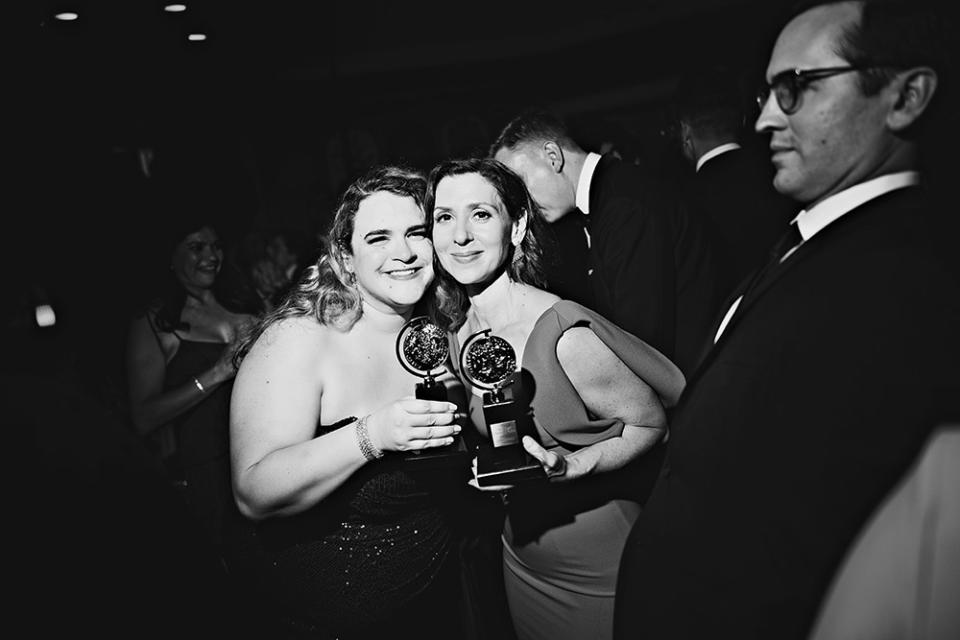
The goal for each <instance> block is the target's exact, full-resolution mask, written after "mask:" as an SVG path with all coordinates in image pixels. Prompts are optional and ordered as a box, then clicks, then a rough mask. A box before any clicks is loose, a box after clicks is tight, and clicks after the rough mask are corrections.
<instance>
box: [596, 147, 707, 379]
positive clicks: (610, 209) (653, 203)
mask: <svg viewBox="0 0 960 640" xmlns="http://www.w3.org/2000/svg"><path fill="white" fill-rule="evenodd" d="M585 218H586V221H587V224H588V228H589V232H590V239H591V246H590V252H589V253H590V268H591V269H592V271H591V275H590V284H591V289H592V292H593V297H594V305H595V306H594V308H595V309H596V310H597V311H598V312H600V313H601V314H602V315H604V316H605V317H607V318H609V319H610V320H612V321H613V322H614V323H616V324H617V325H619V326H620V327H622V328H623V329H625V330H627V331H629V332H630V333H632V334H634V335H636V336H637V337H639V338H641V339H643V340H644V341H646V342H647V343H649V344H651V345H653V346H654V347H656V348H657V349H658V350H659V351H661V352H662V353H663V354H664V355H666V356H667V357H669V358H671V359H672V360H673V361H674V362H675V363H676V364H677V366H679V367H680V369H681V370H682V371H683V372H684V374H685V375H689V374H690V372H691V370H692V366H693V363H694V361H695V360H696V356H697V354H698V353H699V351H698V350H699V347H700V346H701V344H702V340H703V338H704V336H705V335H706V334H707V332H708V331H709V329H710V325H711V323H712V320H713V317H714V315H715V313H716V307H717V306H718V304H719V302H720V295H721V294H720V292H719V290H718V287H717V280H716V270H715V265H714V262H713V254H712V250H711V247H710V244H709V242H710V241H709V237H708V235H707V233H706V231H705V229H704V227H703V225H702V224H701V222H700V221H699V220H697V219H695V218H694V217H693V216H691V215H690V213H689V211H688V209H687V208H686V206H685V205H684V203H683V202H682V200H681V199H680V198H679V196H678V194H676V193H675V191H674V190H673V189H670V188H667V187H666V186H664V185H663V184H662V182H661V181H659V180H655V179H654V178H653V177H652V176H648V175H647V174H646V173H645V172H644V171H643V170H642V169H641V168H639V167H637V166H635V165H632V164H629V163H626V162H623V161H621V160H619V159H617V158H616V157H614V156H612V155H605V156H603V157H602V158H601V159H600V162H599V163H598V165H597V168H596V170H595V172H594V174H593V181H592V183H591V185H590V214H589V215H588V216H586V217H585Z"/></svg>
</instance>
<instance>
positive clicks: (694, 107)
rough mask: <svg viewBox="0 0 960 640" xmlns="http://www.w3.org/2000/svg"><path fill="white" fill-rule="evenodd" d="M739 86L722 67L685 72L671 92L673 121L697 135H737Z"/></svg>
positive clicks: (740, 123)
mask: <svg viewBox="0 0 960 640" xmlns="http://www.w3.org/2000/svg"><path fill="white" fill-rule="evenodd" d="M740 84H741V83H740V80H739V78H738V77H737V75H736V74H735V73H733V72H732V71H731V70H729V69H727V68H724V67H710V68H707V69H702V70H699V69H698V70H690V71H687V72H686V73H684V74H683V76H682V78H681V80H680V83H679V84H678V85H677V90H676V92H675V93H674V97H673V114H672V115H673V119H674V120H675V121H676V122H677V123H678V124H679V123H680V122H685V123H687V125H689V126H690V127H691V128H693V129H694V131H697V132H700V133H712V134H714V135H724V136H734V137H735V136H737V135H739V134H740V132H741V130H742V129H743V125H744V115H745V111H744V108H743V105H744V104H745V101H744V100H743V98H742V96H743V91H742V90H741V87H740Z"/></svg>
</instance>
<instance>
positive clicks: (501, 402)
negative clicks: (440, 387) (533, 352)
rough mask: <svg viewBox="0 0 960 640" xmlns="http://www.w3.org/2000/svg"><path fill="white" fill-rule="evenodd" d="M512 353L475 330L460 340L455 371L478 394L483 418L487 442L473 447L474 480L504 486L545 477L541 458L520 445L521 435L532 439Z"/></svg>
mask: <svg viewBox="0 0 960 640" xmlns="http://www.w3.org/2000/svg"><path fill="white" fill-rule="evenodd" d="M516 367H517V356H516V353H515V352H514V350H513V347H512V346H510V343H509V342H507V341H506V340H504V339H503V338H501V337H499V336H494V335H491V334H490V329H484V330H483V331H478V332H477V333H474V334H473V335H471V336H470V337H469V338H467V339H466V341H465V342H464V343H463V349H462V350H461V352H460V370H461V371H462V372H463V375H464V376H465V377H466V378H467V380H469V381H470V383H471V384H472V385H473V386H475V387H478V388H480V389H484V390H485V392H484V394H483V418H484V422H486V424H487V431H488V433H489V435H490V444H485V445H481V446H480V447H479V448H478V449H477V483H478V484H479V485H480V486H483V487H486V486H493V485H509V484H516V483H518V482H523V481H527V480H540V479H543V478H545V477H546V474H545V473H544V471H543V467H542V466H541V465H540V462H539V461H538V460H537V459H536V458H534V457H533V456H531V455H530V454H529V453H527V450H526V449H524V448H523V443H522V439H523V436H532V437H534V438H536V429H535V427H534V426H533V418H532V417H531V415H530V411H529V407H527V405H526V404H525V403H524V402H522V401H521V399H520V397H519V396H520V395H521V390H520V388H519V387H520V385H519V384H518V383H517V382H516V378H517V376H516Z"/></svg>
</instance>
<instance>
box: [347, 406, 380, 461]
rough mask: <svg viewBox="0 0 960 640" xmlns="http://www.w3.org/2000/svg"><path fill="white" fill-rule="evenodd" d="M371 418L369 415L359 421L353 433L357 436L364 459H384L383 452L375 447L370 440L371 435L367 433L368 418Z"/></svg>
mask: <svg viewBox="0 0 960 640" xmlns="http://www.w3.org/2000/svg"><path fill="white" fill-rule="evenodd" d="M369 417H370V416H369V415H366V416H363V417H362V418H360V419H359V420H357V421H356V422H355V423H354V424H355V425H356V426H355V427H354V429H353V432H354V433H355V434H356V436H357V444H359V445H360V451H361V453H363V457H364V458H366V459H367V460H376V459H378V458H382V457H383V451H381V450H380V449H377V448H376V447H375V446H373V442H372V441H371V440H370V434H369V433H368V432H367V418H369Z"/></svg>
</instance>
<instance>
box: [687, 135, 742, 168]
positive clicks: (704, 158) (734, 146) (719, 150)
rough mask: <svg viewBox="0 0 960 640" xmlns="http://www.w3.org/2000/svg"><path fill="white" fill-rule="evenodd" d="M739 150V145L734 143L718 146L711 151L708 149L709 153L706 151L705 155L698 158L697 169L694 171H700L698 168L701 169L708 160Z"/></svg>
mask: <svg viewBox="0 0 960 640" xmlns="http://www.w3.org/2000/svg"><path fill="white" fill-rule="evenodd" d="M739 148H740V145H738V144H737V143H736V142H728V143H726V144H722V145H720V146H719V147H714V148H713V149H710V151H707V152H706V153H705V154H703V155H702V156H700V159H699V160H697V169H696V170H697V172H699V171H700V167H702V166H703V165H704V164H705V163H706V161H707V160H709V159H710V158H716V157H717V156H718V155H720V154H721V153H726V152H727V151H734V150H736V149H739Z"/></svg>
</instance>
